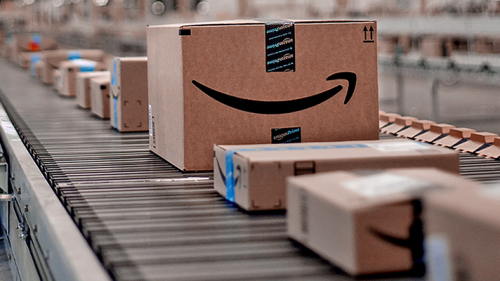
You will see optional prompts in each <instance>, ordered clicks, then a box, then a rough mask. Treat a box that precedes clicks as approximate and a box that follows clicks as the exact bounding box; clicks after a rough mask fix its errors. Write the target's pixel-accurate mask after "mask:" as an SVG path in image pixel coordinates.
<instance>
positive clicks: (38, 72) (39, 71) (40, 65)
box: [32, 60, 45, 82]
mask: <svg viewBox="0 0 500 281" xmlns="http://www.w3.org/2000/svg"><path fill="white" fill-rule="evenodd" d="M32 67H33V65H32ZM44 69H45V63H44V62H43V60H39V61H37V62H35V77H36V78H37V80H38V81H40V82H43V70H44Z"/></svg>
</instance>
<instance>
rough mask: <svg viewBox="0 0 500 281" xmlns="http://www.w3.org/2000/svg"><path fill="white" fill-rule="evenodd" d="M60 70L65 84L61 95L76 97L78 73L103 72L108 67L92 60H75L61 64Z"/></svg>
mask: <svg viewBox="0 0 500 281" xmlns="http://www.w3.org/2000/svg"><path fill="white" fill-rule="evenodd" d="M59 69H60V70H61V77H62V83H63V86H62V92H61V94H62V95H63V96H68V97H75V96H76V75H77V73H78V72H91V71H102V70H105V69H106V66H105V65H104V64H102V63H99V62H96V61H92V60H86V59H74V60H69V61H63V62H61V63H60V67H59Z"/></svg>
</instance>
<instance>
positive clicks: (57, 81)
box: [54, 69, 63, 92]
mask: <svg viewBox="0 0 500 281" xmlns="http://www.w3.org/2000/svg"><path fill="white" fill-rule="evenodd" d="M62 86H63V85H62V76H61V70H59V69H56V70H54V88H55V89H56V90H57V91H58V92H60V91H62Z"/></svg>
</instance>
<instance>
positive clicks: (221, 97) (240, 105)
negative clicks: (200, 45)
mask: <svg viewBox="0 0 500 281" xmlns="http://www.w3.org/2000/svg"><path fill="white" fill-rule="evenodd" d="M339 79H344V80H347V81H348V87H347V95H346V97H345V100H344V104H347V103H348V102H349V101H350V100H351V98H352V96H353V94H354V90H355V88H356V81H357V76H356V74H355V73H353V72H339V73H335V74H333V75H330V76H329V77H328V78H326V80H327V81H331V80H339ZM192 83H193V85H195V86H196V87H197V88H198V89H200V90H201V91H202V92H203V93H205V94H206V95H208V96H209V97H211V98H213V99H214V100H216V101H218V102H220V103H223V104H225V105H227V106H230V107H232V108H236V109H239V110H242V111H246V112H251V113H258V114H284V113H292V112H296V111H301V110H304V109H307V108H310V107H313V106H316V105H318V104H321V103H323V102H325V101H327V100H328V99H330V98H332V97H333V96H335V95H336V94H338V93H339V92H340V91H341V90H342V86H340V85H339V86H336V87H334V88H331V89H329V90H326V91H324V92H322V93H319V94H316V95H313V96H309V97H305V98H301V99H295V100H287V101H259V100H250V99H243V98H238V97H235V96H231V95H228V94H224V93H222V92H219V91H216V90H214V89H211V88H209V87H207V86H205V85H203V84H201V83H199V82H198V81H196V80H193V81H192Z"/></svg>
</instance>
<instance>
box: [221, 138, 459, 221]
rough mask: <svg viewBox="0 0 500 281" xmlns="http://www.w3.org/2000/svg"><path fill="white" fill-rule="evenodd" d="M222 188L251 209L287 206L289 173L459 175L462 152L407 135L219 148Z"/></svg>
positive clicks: (237, 201)
mask: <svg viewBox="0 0 500 281" xmlns="http://www.w3.org/2000/svg"><path fill="white" fill-rule="evenodd" d="M214 150H215V153H214V167H215V171H214V186H215V189H216V190H217V192H219V194H221V195H222V196H224V197H225V198H227V199H228V200H229V201H231V202H235V203H236V204H238V205H239V206H240V207H241V208H243V209H245V210H250V211H254V210H273V209H285V208H286V206H287V202H286V189H285V179H286V177H289V176H294V175H301V174H307V173H309V174H310V173H320V172H328V171H338V170H353V169H388V168H411V167H434V168H439V169H442V170H445V171H448V172H451V173H455V174H458V173H459V172H460V167H459V154H458V153H457V152H455V151H453V150H450V149H446V148H442V147H436V146H433V145H430V144H424V143H420V142H415V141H411V140H406V139H399V140H397V139H396V140H385V141H357V142H333V143H303V144H280V145H239V146H238V145H227V146H226V145H221V146H215V148H214Z"/></svg>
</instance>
